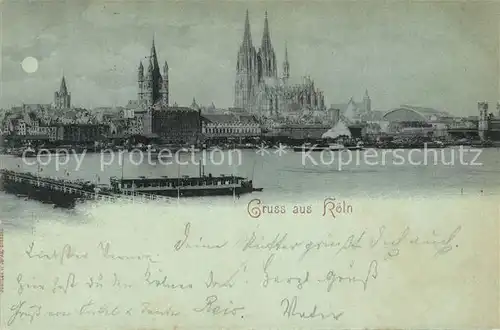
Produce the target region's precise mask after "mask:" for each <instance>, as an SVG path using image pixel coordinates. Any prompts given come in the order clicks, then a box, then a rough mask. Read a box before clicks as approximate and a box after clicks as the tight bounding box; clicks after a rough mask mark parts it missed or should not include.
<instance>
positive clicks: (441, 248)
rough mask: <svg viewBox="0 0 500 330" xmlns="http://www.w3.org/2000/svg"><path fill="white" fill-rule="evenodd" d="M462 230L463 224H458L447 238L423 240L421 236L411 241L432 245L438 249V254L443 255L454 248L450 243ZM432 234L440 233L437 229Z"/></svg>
mask: <svg viewBox="0 0 500 330" xmlns="http://www.w3.org/2000/svg"><path fill="white" fill-rule="evenodd" d="M461 230H462V226H458V227H457V228H455V229H454V230H453V231H452V232H451V233H450V235H448V237H447V238H445V239H433V240H429V239H428V240H421V239H420V238H419V237H416V238H415V239H413V240H411V241H410V243H411V244H416V245H432V246H434V248H435V249H436V255H442V254H445V253H448V252H450V251H451V250H452V249H453V245H451V244H450V243H451V242H452V241H453V240H454V239H455V237H457V235H458V233H459V232H460V231H461ZM432 234H433V235H435V236H437V235H438V234H437V233H436V231H432ZM457 247H458V245H457Z"/></svg>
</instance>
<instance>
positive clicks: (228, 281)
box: [205, 262, 247, 289]
mask: <svg viewBox="0 0 500 330" xmlns="http://www.w3.org/2000/svg"><path fill="white" fill-rule="evenodd" d="M242 269H243V271H246V269H247V266H246V262H244V263H243V264H241V265H240V267H238V269H237V270H236V271H235V272H234V273H233V274H231V276H229V277H228V278H227V279H226V280H225V281H223V282H217V281H216V280H215V279H214V272H213V271H212V270H211V271H210V273H209V274H208V280H207V281H206V282H205V285H206V287H207V288H208V289H210V288H232V287H233V285H234V282H233V280H234V278H235V277H236V275H238V274H239V273H240V271H241V270H242Z"/></svg>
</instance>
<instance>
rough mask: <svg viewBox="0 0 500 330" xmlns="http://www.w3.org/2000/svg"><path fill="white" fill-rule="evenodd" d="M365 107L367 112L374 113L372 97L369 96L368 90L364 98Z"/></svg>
mask: <svg viewBox="0 0 500 330" xmlns="http://www.w3.org/2000/svg"><path fill="white" fill-rule="evenodd" d="M363 105H364V108H365V112H370V111H372V100H371V99H370V96H369V95H368V89H367V90H365V96H363Z"/></svg>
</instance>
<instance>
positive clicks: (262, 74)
mask: <svg viewBox="0 0 500 330" xmlns="http://www.w3.org/2000/svg"><path fill="white" fill-rule="evenodd" d="M244 29H245V30H244V32H243V41H242V43H241V46H240V49H239V52H238V58H237V65H236V83H235V102H234V105H235V107H240V108H247V107H249V106H251V105H250V104H251V103H252V101H251V100H252V99H253V98H254V97H255V94H256V93H257V89H258V86H259V84H261V83H262V82H264V81H265V79H267V78H272V79H277V78H278V70H277V65H276V54H275V52H274V48H273V45H272V42H271V33H270V29H269V20H268V15H267V11H266V13H265V17H264V30H263V33H262V41H261V46H260V48H259V51H258V52H257V51H256V50H255V48H254V46H253V44H252V34H251V31H250V18H249V14H248V10H247V11H246V15H245V28H244ZM282 76H283V77H282V78H283V79H284V80H286V79H288V77H289V76H290V64H289V63H288V52H287V50H285V61H284V63H283V74H282Z"/></svg>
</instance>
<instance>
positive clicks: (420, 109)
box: [401, 104, 450, 116]
mask: <svg viewBox="0 0 500 330" xmlns="http://www.w3.org/2000/svg"><path fill="white" fill-rule="evenodd" d="M401 108H406V109H411V110H413V111H416V112H418V113H421V114H423V115H440V116H450V114H449V113H447V112H445V111H438V110H436V109H433V108H424V107H418V106H414V105H407V104H403V105H401Z"/></svg>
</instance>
